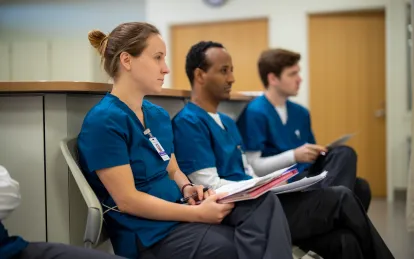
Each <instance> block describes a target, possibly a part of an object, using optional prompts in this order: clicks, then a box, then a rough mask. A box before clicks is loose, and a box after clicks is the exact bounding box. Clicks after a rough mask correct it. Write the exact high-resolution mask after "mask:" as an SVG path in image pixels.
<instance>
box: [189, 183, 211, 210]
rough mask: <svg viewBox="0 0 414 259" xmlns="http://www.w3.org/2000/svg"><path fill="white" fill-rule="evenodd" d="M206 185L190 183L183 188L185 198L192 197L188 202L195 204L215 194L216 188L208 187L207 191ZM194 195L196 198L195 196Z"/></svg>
mask: <svg viewBox="0 0 414 259" xmlns="http://www.w3.org/2000/svg"><path fill="white" fill-rule="evenodd" d="M203 189H204V186H202V185H193V186H191V185H188V186H186V187H184V189H183V196H184V198H187V197H192V198H190V199H189V200H188V204H190V205H195V204H196V203H197V202H198V201H202V200H204V199H207V197H209V196H210V195H213V194H215V192H214V190H212V189H208V190H207V191H206V192H203ZM193 197H194V198H193Z"/></svg>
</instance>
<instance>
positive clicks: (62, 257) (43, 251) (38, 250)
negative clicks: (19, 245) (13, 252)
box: [16, 242, 121, 259]
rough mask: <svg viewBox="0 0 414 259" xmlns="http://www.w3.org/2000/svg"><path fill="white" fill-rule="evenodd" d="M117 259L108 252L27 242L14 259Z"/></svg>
mask: <svg viewBox="0 0 414 259" xmlns="http://www.w3.org/2000/svg"><path fill="white" fill-rule="evenodd" d="M73 258H76V259H98V258H102V259H117V258H119V259H120V258H121V257H118V256H115V255H111V254H109V253H105V252H101V251H97V250H93V249H86V248H83V247H77V246H69V245H64V244H57V243H45V242H38V243H36V242H35V243H29V245H28V246H27V247H26V249H24V250H23V251H22V253H20V254H19V255H18V256H17V258H16V259H73Z"/></svg>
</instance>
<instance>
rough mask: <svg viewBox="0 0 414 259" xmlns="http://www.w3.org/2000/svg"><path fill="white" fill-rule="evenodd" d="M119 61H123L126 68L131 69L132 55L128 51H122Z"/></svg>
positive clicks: (122, 63) (122, 64)
mask: <svg viewBox="0 0 414 259" xmlns="http://www.w3.org/2000/svg"><path fill="white" fill-rule="evenodd" d="M119 61H120V63H121V66H122V67H124V68H125V70H127V71H130V70H131V55H129V54H128V53H126V52H122V53H121V55H120V56H119Z"/></svg>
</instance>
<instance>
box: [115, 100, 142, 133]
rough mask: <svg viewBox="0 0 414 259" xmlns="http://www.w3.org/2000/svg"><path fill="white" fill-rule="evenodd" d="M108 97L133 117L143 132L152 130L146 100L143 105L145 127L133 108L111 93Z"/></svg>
mask: <svg viewBox="0 0 414 259" xmlns="http://www.w3.org/2000/svg"><path fill="white" fill-rule="evenodd" d="M107 96H108V97H109V98H111V99H112V100H113V101H114V102H116V103H117V105H118V107H119V108H121V109H122V110H123V111H124V112H126V113H127V114H128V115H129V116H131V118H133V119H134V120H135V121H136V122H137V123H138V125H139V127H140V128H141V130H142V132H144V131H145V130H146V129H150V125H149V120H148V113H147V105H148V104H147V101H146V100H142V105H141V109H142V113H143V119H144V124H145V127H144V125H143V124H142V122H141V121H140V120H139V118H138V116H137V114H136V113H135V112H134V111H133V110H132V109H131V108H129V106H128V105H127V104H126V103H124V102H123V101H121V99H119V98H118V96H115V95H113V94H111V93H107Z"/></svg>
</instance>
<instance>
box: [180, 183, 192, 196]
mask: <svg viewBox="0 0 414 259" xmlns="http://www.w3.org/2000/svg"><path fill="white" fill-rule="evenodd" d="M191 186H194V184H193V183H190V182H188V183H186V184H183V186H181V194H182V195H184V189H185V188H188V187H191Z"/></svg>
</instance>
